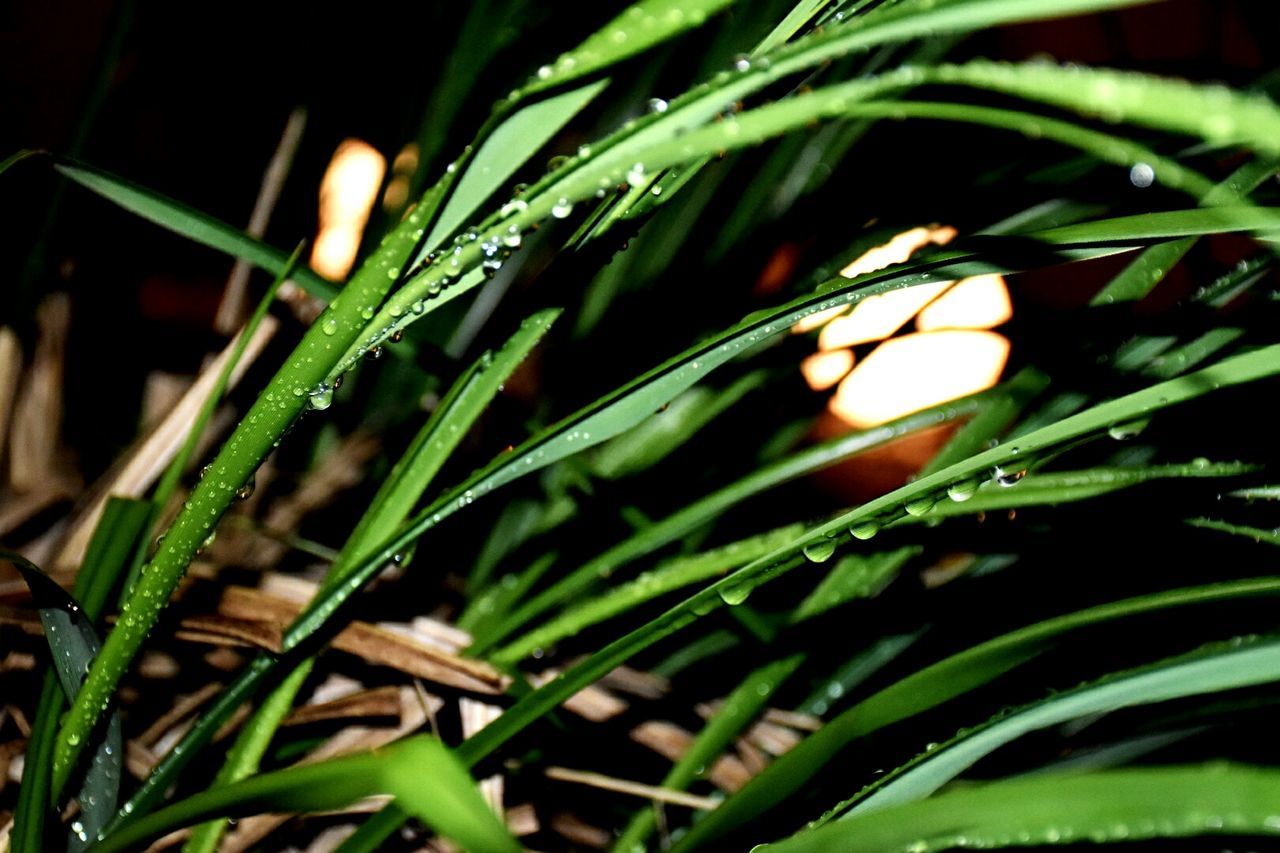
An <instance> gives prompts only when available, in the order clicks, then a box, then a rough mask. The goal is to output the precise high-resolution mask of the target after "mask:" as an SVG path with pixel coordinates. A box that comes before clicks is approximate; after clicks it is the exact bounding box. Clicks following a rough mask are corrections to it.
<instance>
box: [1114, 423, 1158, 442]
mask: <svg viewBox="0 0 1280 853" xmlns="http://www.w3.org/2000/svg"><path fill="white" fill-rule="evenodd" d="M1149 423H1151V419H1150V418H1140V419H1138V420H1136V421H1129V422H1127V423H1123V424H1115V425H1114V426H1112V427H1111V428H1110V429H1108V430H1107V435H1109V436H1111V437H1112V438H1114V439H1115V440H1116V441H1128V440H1129V439H1131V438H1134V437H1136V436H1137V435H1139V434H1140V433H1141V432H1142V431H1143V430H1144V429H1146V428H1147V424H1149Z"/></svg>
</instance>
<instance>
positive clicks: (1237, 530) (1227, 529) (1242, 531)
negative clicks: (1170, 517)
mask: <svg viewBox="0 0 1280 853" xmlns="http://www.w3.org/2000/svg"><path fill="white" fill-rule="evenodd" d="M1187 524H1189V525H1191V526H1192V527H1200V528H1203V529H1205V530H1216V531H1218V532H1219V533H1229V534H1231V535H1232V536H1242V537H1244V538H1245V539H1252V540H1253V541H1254V542H1258V543H1264V542H1265V543H1266V544H1268V545H1280V530H1278V529H1272V530H1267V529H1265V528H1261V527H1248V526H1246V525H1243V524H1231V523H1230V522H1226V521H1215V520H1214V519H1212V518H1189V519H1187Z"/></svg>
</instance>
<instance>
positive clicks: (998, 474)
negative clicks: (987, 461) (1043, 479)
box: [991, 468, 1027, 488]
mask: <svg viewBox="0 0 1280 853" xmlns="http://www.w3.org/2000/svg"><path fill="white" fill-rule="evenodd" d="M991 476H992V478H993V479H994V480H995V481H996V483H997V484H998V485H1001V486H1004V487H1006V488H1007V487H1009V486H1012V485H1015V484H1016V483H1017V482H1018V481H1019V480H1021V479H1022V478H1023V477H1025V476H1027V471H1026V469H1025V468H1023V469H1019V470H1017V471H1006V470H1004V469H1003V468H996V469H995V470H993V471H992V472H991Z"/></svg>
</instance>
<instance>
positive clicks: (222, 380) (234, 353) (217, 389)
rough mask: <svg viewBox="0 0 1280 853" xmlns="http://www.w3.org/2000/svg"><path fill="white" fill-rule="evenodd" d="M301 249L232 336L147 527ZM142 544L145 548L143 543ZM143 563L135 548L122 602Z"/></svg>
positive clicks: (175, 484) (142, 551)
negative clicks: (229, 351)
mask: <svg viewBox="0 0 1280 853" xmlns="http://www.w3.org/2000/svg"><path fill="white" fill-rule="evenodd" d="M302 248H303V244H301V243H299V244H298V247H297V248H296V249H294V250H293V254H292V255H290V256H289V259H288V260H287V261H285V265H284V268H283V269H281V270H280V272H279V274H277V275H276V279H275V281H274V282H272V283H271V286H270V287H268V288H267V291H266V293H264V294H263V295H262V298H261V299H260V300H258V304H257V305H256V306H255V307H254V309H253V313H252V314H251V315H250V316H249V319H248V321H247V322H246V323H245V324H244V328H242V329H241V330H240V333H239V334H238V335H237V336H236V342H235V346H234V347H233V348H232V350H231V355H230V357H229V358H227V361H226V363H225V364H224V365H223V366H222V371H221V372H220V373H219V374H218V377H217V380H216V381H215V382H214V383H213V387H212V388H210V389H209V396H208V397H206V398H205V400H204V402H203V403H202V404H201V405H200V411H199V412H197V413H196V418H195V420H194V421H193V422H192V424H191V429H190V430H188V431H187V439H186V441H184V442H183V443H182V447H181V448H179V450H178V452H177V453H176V454H175V455H174V457H173V461H171V462H170V463H169V466H168V467H167V468H165V470H164V473H163V474H162V475H160V481H159V482H158V483H156V487H155V491H154V492H153V493H152V496H151V506H152V519H151V524H150V525H148V526H152V525H154V524H155V521H156V517H157V516H158V515H159V514H160V512H161V509H162V508H163V507H166V506H168V505H169V499H170V498H172V497H173V493H174V492H175V491H176V490H177V488H178V483H179V482H180V481H181V479H182V474H183V472H184V471H186V470H187V465H188V464H190V462H191V458H192V457H193V456H194V455H195V452H196V446H197V445H198V444H199V443H200V439H201V437H202V436H203V435H204V431H205V429H206V428H207V427H208V426H209V421H210V420H212V419H213V413H214V412H215V411H216V410H217V408H218V406H219V405H220V404H221V403H222V398H223V397H225V396H226V393H227V386H228V385H229V384H230V383H231V375H232V374H233V373H235V370H236V365H238V364H239V363H240V359H241V358H243V357H244V351H245V349H247V348H248V346H249V341H251V340H252V339H253V336H254V334H255V333H256V332H257V330H258V327H259V326H260V325H261V324H262V321H263V319H264V318H265V317H266V316H267V312H268V311H269V310H270V309H271V304H272V303H273V302H274V301H275V298H276V293H277V292H278V291H279V290H280V286H281V285H282V284H284V282H285V280H286V279H288V277H289V276H290V275H292V274H293V271H294V269H295V268H296V267H297V264H298V260H299V259H300V258H301V257H302ZM142 544H143V545H145V543H142ZM145 560H146V550H145V547H139V548H138V549H137V551H136V553H135V554H134V557H133V561H132V563H131V564H130V566H129V572H128V575H127V576H126V577H125V582H124V589H123V590H122V592H121V601H122V602H123V601H124V600H125V598H127V597H128V595H129V593H131V592H132V591H133V585H134V583H135V582H136V581H137V578H138V574H139V573H140V572H141V571H142V564H143V562H144V561H145Z"/></svg>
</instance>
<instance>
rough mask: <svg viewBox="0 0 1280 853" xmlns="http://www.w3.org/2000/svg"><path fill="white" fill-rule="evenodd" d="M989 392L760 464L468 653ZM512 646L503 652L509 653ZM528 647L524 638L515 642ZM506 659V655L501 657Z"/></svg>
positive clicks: (513, 618)
mask: <svg viewBox="0 0 1280 853" xmlns="http://www.w3.org/2000/svg"><path fill="white" fill-rule="evenodd" d="M990 396H992V395H990V394H987V395H975V396H973V397H969V398H966V399H962V400H957V401H953V402H950V403H946V404H943V405H940V406H934V407H931V408H929V409H926V410H924V411H921V412H916V413H914V414H911V415H907V416H905V417H902V418H899V419H897V420H895V421H892V422H890V423H888V424H884V425H882V426H877V427H871V428H869V429H865V430H857V431H854V432H850V433H848V434H846V435H843V436H840V437H838V438H835V439H831V440H829V441H826V442H823V443H821V444H817V445H814V446H813V447H808V448H805V449H804V450H801V451H798V452H796V453H794V454H792V455H790V456H788V457H785V458H783V459H779V460H778V461H776V462H773V463H771V464H769V465H764V466H761V467H760V468H757V469H756V470H755V471H752V472H751V473H750V474H747V475H746V476H745V477H743V478H741V479H739V480H737V481H735V482H732V483H730V484H728V485H727V486H724V487H722V488H720V489H717V490H716V491H714V492H712V493H711V494H709V495H705V496H704V497H702V498H700V499H698V500H695V501H692V502H691V503H689V504H688V505H686V506H685V507H683V508H682V509H680V510H677V511H676V512H675V513H673V514H671V515H669V516H667V517H666V518H663V519H660V520H659V521H655V522H654V523H653V524H651V525H649V526H648V527H646V528H644V529H643V530H641V531H639V532H638V533H636V534H635V535H634V536H631V537H629V538H627V539H624V540H623V541H622V542H619V543H618V544H617V545H615V546H613V547H612V548H609V549H607V550H605V551H604V552H602V553H601V554H599V555H597V556H596V557H593V558H592V559H591V560H589V561H587V562H586V563H584V564H583V565H581V566H579V567H578V568H576V569H574V570H572V571H570V572H569V573H568V574H566V575H565V576H564V577H562V578H561V579H559V580H558V581H556V582H555V583H554V584H552V585H551V586H549V587H547V588H546V589H544V590H543V591H542V592H540V593H538V594H537V595H534V596H532V597H531V598H529V599H528V600H527V601H526V602H525V603H524V604H522V605H521V606H520V607H518V608H517V609H516V610H514V611H513V612H511V613H509V614H507V616H506V618H504V619H503V620H502V622H501V624H500V625H495V626H494V628H495V630H494V631H493V632H491V633H486V634H484V635H482V636H477V637H476V638H475V643H474V645H473V646H472V647H471V649H470V653H471V654H475V655H481V654H485V652H486V650H488V649H490V648H492V646H493V644H494V643H496V642H498V641H499V640H501V639H502V638H503V637H506V636H509V635H510V633H511V632H512V631H514V630H516V629H518V628H520V627H521V626H522V625H525V624H528V623H529V622H530V621H531V620H533V619H535V618H537V617H538V616H539V615H541V614H543V613H545V612H547V610H549V609H550V608H552V607H554V606H556V605H558V604H560V603H561V602H564V601H571V600H573V599H574V598H575V597H576V596H578V595H579V594H580V593H581V592H582V591H583V590H584V589H586V588H587V587H589V586H590V585H591V584H593V583H595V582H596V581H598V580H599V579H600V578H607V577H609V576H610V575H611V574H612V573H613V572H614V571H616V570H617V569H618V568H620V567H621V566H623V565H626V564H627V563H630V562H632V561H633V560H636V559H639V558H640V557H643V556H645V555H646V554H651V553H653V552H654V551H656V550H657V549H659V548H661V547H663V546H665V545H668V544H670V543H672V542H674V541H676V540H677V539H679V538H680V537H681V536H684V535H686V534H688V533H689V532H691V531H693V530H696V529H697V528H698V527H700V526H702V525H704V524H706V523H708V522H710V521H713V520H715V519H716V518H718V517H719V516H721V515H722V514H723V513H724V512H726V511H727V510H729V509H730V508H732V507H734V506H736V505H738V504H740V503H742V502H744V501H746V500H748V499H749V498H752V497H755V496H757V495H760V494H763V493H765V492H767V491H769V490H770V489H773V488H776V487H778V486H780V485H782V484H784V483H788V482H791V481H793V480H796V479H798V478H800V477H804V476H807V475H809V474H812V473H814V472H815V471H820V470H822V469H824V468H826V467H828V466H830V465H834V464H835V463H837V462H840V461H841V460H844V459H848V458H850V457H853V456H856V455H857V454H859V453H862V452H864V451H867V450H870V449H872V448H876V447H881V446H883V445H886V444H888V443H890V442H892V441H895V440H896V439H898V438H901V437H902V436H904V435H909V434H911V433H913V432H916V431H918V430H921V429H927V428H929V427H934V426H937V425H938V424H940V423H951V422H954V421H957V420H960V419H963V418H965V417H967V416H969V415H972V414H974V413H975V412H978V411H981V408H982V406H983V404H984V402H985V400H987V399H988V398H989V397H990ZM515 645H516V644H511V645H509V646H508V647H507V649H506V651H507V652H508V653H510V652H511V650H512V648H513V647H514V646H515ZM518 645H520V646H521V647H528V644H527V643H525V642H524V641H523V639H522V640H521V641H520V642H519V643H518ZM503 659H505V656H503Z"/></svg>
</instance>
